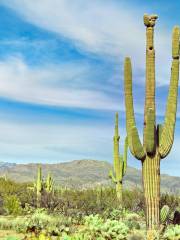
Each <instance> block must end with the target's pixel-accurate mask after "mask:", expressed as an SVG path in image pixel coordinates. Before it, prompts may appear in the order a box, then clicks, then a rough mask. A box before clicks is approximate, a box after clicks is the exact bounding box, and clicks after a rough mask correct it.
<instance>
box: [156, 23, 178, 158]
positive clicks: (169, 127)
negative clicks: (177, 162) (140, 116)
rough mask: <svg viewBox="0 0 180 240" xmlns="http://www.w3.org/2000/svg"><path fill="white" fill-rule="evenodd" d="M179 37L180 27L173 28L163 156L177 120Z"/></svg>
mask: <svg viewBox="0 0 180 240" xmlns="http://www.w3.org/2000/svg"><path fill="white" fill-rule="evenodd" d="M179 39H180V29H179V27H175V28H174V29H173V39H172V58H173V60H172V67H171V81H170V87H169V94H168V101H167V107H166V114H165V121H164V127H163V130H162V134H161V139H160V146H159V153H160V156H161V158H165V157H166V156H167V155H168V153H169V152H170V150H171V147H172V145H173V140H174V129H175V122H176V111H177V98H178V81H179Z"/></svg>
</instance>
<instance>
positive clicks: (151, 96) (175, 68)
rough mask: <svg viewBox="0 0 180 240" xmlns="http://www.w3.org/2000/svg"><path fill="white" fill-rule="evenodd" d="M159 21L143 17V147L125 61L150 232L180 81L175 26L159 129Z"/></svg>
mask: <svg viewBox="0 0 180 240" xmlns="http://www.w3.org/2000/svg"><path fill="white" fill-rule="evenodd" d="M156 19H157V16H156V15H150V16H149V15H146V14H145V15H144V24H145V26H146V41H147V43H146V99H145V109H144V138H143V144H141V141H140V138H139V134H138V130H137V127H136V122H135V117H134V108H133V96H132V68H131V61H130V58H126V59H125V64H124V78H125V106H126V129H127V135H128V141H129V148H130V150H131V153H132V154H133V155H134V156H135V157H136V158H137V159H139V160H141V162H142V175H143V187H144V196H145V203H146V222H147V228H148V229H149V230H151V229H156V228H158V227H159V218H160V216H159V215H160V213H159V199H160V160H161V159H162V158H165V157H166V156H167V155H168V153H169V152H170V149H171V147H172V145H173V139H174V128H175V122H176V109H177V96H178V80H179V38H180V30H179V27H174V29H173V35H172V68H171V81H170V88H169V94H168V100H167V107H166V114H165V121H164V124H163V125H157V127H156V119H155V111H156V110H155V50H154V37H153V36H154V26H155V21H156Z"/></svg>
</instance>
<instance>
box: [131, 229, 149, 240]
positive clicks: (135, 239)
mask: <svg viewBox="0 0 180 240" xmlns="http://www.w3.org/2000/svg"><path fill="white" fill-rule="evenodd" d="M127 239H128V240H144V239H146V237H145V233H143V232H140V231H134V232H133V233H131V234H129V235H128V238H127Z"/></svg>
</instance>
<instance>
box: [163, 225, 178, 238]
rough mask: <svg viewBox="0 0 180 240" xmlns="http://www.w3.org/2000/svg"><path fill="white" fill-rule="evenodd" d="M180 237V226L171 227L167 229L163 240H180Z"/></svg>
mask: <svg viewBox="0 0 180 240" xmlns="http://www.w3.org/2000/svg"><path fill="white" fill-rule="evenodd" d="M179 236H180V225H175V226H173V225H170V226H168V227H167V229H166V231H165V233H164V236H163V239H165V240H179Z"/></svg>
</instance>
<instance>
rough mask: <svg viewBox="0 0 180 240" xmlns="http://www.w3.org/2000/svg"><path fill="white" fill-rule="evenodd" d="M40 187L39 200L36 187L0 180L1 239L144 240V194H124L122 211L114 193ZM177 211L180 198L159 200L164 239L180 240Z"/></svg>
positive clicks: (101, 189)
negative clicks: (51, 189)
mask: <svg viewBox="0 0 180 240" xmlns="http://www.w3.org/2000/svg"><path fill="white" fill-rule="evenodd" d="M37 171H39V170H37ZM41 183H42V186H43V187H42V189H41V194H40V197H39V196H38V198H37V191H36V190H37V189H36V188H35V187H34V183H26V184H25V183H24V184H22V183H15V182H13V181H11V180H8V179H4V178H1V179H0V200H1V202H0V212H1V216H0V229H1V230H0V234H3V233H4V235H2V236H3V237H4V238H2V239H67V240H68V239H74V240H76V239H146V221H145V214H144V210H145V201H144V197H143V192H142V190H141V189H132V190H127V189H124V190H123V201H122V205H121V206H119V199H118V198H117V195H116V188H115V187H103V186H99V187H96V188H92V189H84V190H73V189H69V188H64V187H61V186H58V185H57V186H54V190H53V192H49V191H47V188H46V181H45V179H43V178H42V182H41ZM179 206H180V198H179V196H178V195H177V196H176V195H170V194H162V195H161V199H160V208H161V209H162V210H161V224H160V228H161V239H178V236H179V231H180V226H179V225H177V224H178V220H177V219H175V213H176V212H178V211H179V210H180V209H179ZM6 235H7V237H6V238H5V236H6ZM8 235H9V236H8ZM0 236H1V235H0ZM13 237H14V238H13Z"/></svg>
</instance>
